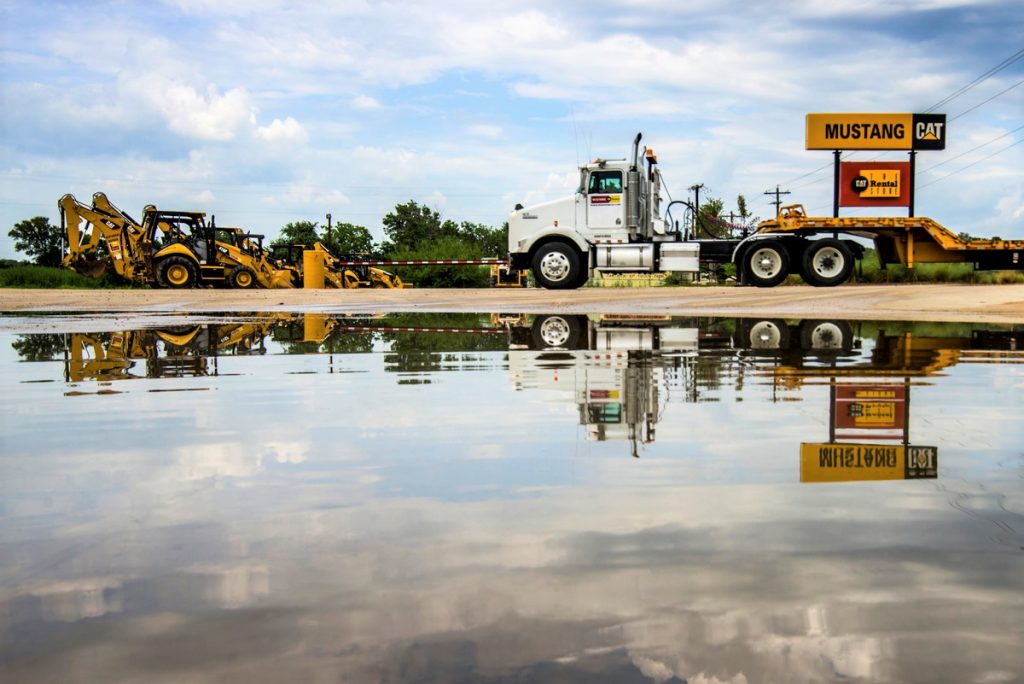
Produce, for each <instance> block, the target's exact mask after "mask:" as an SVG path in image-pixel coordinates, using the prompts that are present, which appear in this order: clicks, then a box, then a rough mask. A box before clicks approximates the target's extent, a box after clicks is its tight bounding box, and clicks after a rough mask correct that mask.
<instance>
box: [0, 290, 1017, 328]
mask: <svg viewBox="0 0 1024 684" xmlns="http://www.w3.org/2000/svg"><path fill="white" fill-rule="evenodd" d="M253 311H295V312H300V311H317V312H325V313H370V312H373V313H378V312H392V311H445V312H450V311H482V312H498V311H500V312H510V313H555V312H564V313H616V314H623V313H644V314H672V315H678V316H726V317H733V316H771V317H778V318H804V319H806V318H843V319H857V320H914V321H964V322H988V323H1024V285H945V284H943V285H858V286H844V287H838V288H812V287H806V286H794V287H780V288H774V289H767V290H760V289H756V288H747V287H742V288H737V287H699V288H698V287H689V288H687V287H682V288H648V289H625V288H588V289H582V290H573V291H568V292H557V291H549V290H541V289H527V290H505V289H479V290H469V289H467V290H418V289H410V290H253V291H239V290H13V289H5V290H0V312H4V313H8V314H9V313H30V312H68V313H70V312H83V313H85V312H97V313H139V314H145V313H168V312H184V313H213V312H216V313H220V312H225V313H227V312H253Z"/></svg>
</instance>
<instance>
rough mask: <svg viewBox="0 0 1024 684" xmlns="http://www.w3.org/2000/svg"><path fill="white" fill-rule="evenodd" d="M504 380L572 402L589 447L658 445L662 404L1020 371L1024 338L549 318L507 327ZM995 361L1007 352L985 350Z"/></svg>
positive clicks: (802, 324)
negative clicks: (969, 369) (1011, 368)
mask: <svg viewBox="0 0 1024 684" xmlns="http://www.w3.org/2000/svg"><path fill="white" fill-rule="evenodd" d="M507 320H508V325H509V327H510V349H509V370H510V373H511V375H512V378H513V382H514V383H515V385H516V387H517V388H518V389H536V390H542V391H547V392H552V393H554V395H555V396H558V397H560V398H562V399H566V398H569V397H571V401H572V402H573V403H575V404H576V405H577V408H578V411H579V423H580V425H584V426H586V429H587V435H588V438H589V439H592V440H597V441H604V440H617V439H622V440H628V441H629V442H630V445H631V452H632V454H633V455H634V456H636V455H637V450H638V448H639V445H641V444H645V443H648V442H650V441H653V439H654V435H655V425H656V423H657V422H658V420H659V417H660V415H661V413H662V411H663V406H662V404H663V403H665V402H668V401H680V400H682V401H685V402H698V401H702V400H706V399H705V396H706V395H707V393H708V392H709V391H710V390H712V389H713V388H715V387H717V386H719V385H720V384H721V383H722V382H723V380H725V379H726V378H729V379H731V380H732V381H734V382H735V383H736V384H737V388H738V387H740V386H742V385H743V384H746V383H760V384H763V383H769V384H771V386H772V388H773V393H772V396H773V397H776V394H775V391H779V392H783V393H785V392H788V391H791V390H794V389H797V388H798V387H800V386H801V385H802V384H803V383H805V382H806V381H808V380H811V379H831V380H835V379H836V378H844V377H850V378H858V379H861V380H863V379H864V378H886V379H888V378H901V379H906V378H911V377H921V376H928V375H932V374H934V373H937V372H940V371H941V370H942V369H944V368H946V367H948V366H952V365H955V364H957V363H961V362H982V363H984V362H995V361H999V360H1004V359H1005V358H1007V357H1012V358H1013V359H1015V360H1017V361H1018V362H1019V359H1020V358H1021V353H1022V351H1021V350H1022V349H1024V333H1021V332H1017V331H975V332H974V333H973V335H972V336H971V337H924V336H915V335H913V334H911V333H898V334H886V333H885V332H884V331H883V332H879V333H878V334H877V336H876V337H874V338H873V339H871V338H864V337H861V336H860V335H857V334H855V333H854V330H853V328H852V327H851V326H850V324H849V323H847V322H845V321H828V320H811V321H798V322H788V321H784V320H780V319H763V320H758V319H737V320H735V321H720V320H719V321H711V320H701V319H680V318H670V317H667V316H664V317H641V316H601V317H588V316H574V315H566V314H553V315H543V316H535V317H533V318H532V320H528V319H526V318H524V317H520V318H513V317H509V318H508V319H507ZM991 350H1002V351H991Z"/></svg>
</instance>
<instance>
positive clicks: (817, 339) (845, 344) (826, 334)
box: [800, 321, 853, 351]
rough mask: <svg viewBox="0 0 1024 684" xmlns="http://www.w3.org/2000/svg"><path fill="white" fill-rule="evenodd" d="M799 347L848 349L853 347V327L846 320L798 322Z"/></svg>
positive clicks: (827, 349)
mask: <svg viewBox="0 0 1024 684" xmlns="http://www.w3.org/2000/svg"><path fill="white" fill-rule="evenodd" d="M800 348H801V349H803V350H805V351H849V350H850V349H852V348H853V329H852V328H850V324H849V323H847V322H846V321H804V322H803V323H801V324H800Z"/></svg>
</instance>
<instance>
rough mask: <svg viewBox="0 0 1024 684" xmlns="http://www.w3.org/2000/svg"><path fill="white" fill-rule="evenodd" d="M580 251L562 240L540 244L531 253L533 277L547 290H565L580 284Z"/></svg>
mask: <svg viewBox="0 0 1024 684" xmlns="http://www.w3.org/2000/svg"><path fill="white" fill-rule="evenodd" d="M581 261H582V259H580V253H579V252H578V251H577V250H576V249H575V248H574V247H572V246H570V245H567V244H566V243H564V242H549V243H547V244H545V245H541V246H540V247H539V248H538V249H537V252H536V253H535V254H534V255H533V277H534V278H536V280H537V282H538V283H539V284H540V285H541V286H542V287H546V288H547V289H549V290H567V289H571V288H576V287H579V286H580V285H582V284H583V283H582V282H580V281H581V274H582V271H583V265H582V263H581Z"/></svg>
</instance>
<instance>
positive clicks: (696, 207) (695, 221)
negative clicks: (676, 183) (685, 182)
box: [690, 183, 704, 235]
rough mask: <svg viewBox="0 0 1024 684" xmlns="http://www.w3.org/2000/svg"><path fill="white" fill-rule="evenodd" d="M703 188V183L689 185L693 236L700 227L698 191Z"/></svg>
mask: <svg viewBox="0 0 1024 684" xmlns="http://www.w3.org/2000/svg"><path fill="white" fill-rule="evenodd" d="M703 187H704V184H703V183H698V184H697V185H691V186H690V190H693V234H694V235H696V234H697V228H698V227H700V189H701V188H703Z"/></svg>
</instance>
